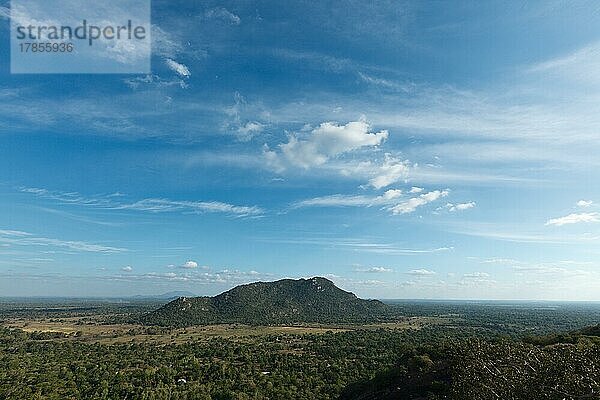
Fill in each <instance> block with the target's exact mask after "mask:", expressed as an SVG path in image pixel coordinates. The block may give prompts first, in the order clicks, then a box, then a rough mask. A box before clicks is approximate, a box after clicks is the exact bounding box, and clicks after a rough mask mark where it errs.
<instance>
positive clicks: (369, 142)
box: [265, 120, 388, 170]
mask: <svg viewBox="0 0 600 400" xmlns="http://www.w3.org/2000/svg"><path fill="white" fill-rule="evenodd" d="M370 129H371V127H370V126H369V124H368V123H367V122H366V121H364V120H360V121H354V122H349V123H347V124H346V125H339V124H336V123H334V122H324V123H322V124H321V125H320V126H319V127H318V128H315V129H313V130H312V131H311V132H310V134H309V135H308V137H306V138H302V137H298V136H297V135H290V136H289V138H288V142H287V143H282V144H280V145H279V151H273V150H269V149H268V148H265V157H266V158H267V161H268V162H270V163H271V165H272V166H273V167H275V168H276V169H277V170H281V169H285V168H286V166H288V165H291V166H296V167H300V168H303V169H309V168H311V167H315V166H320V165H323V164H325V163H326V162H327V161H328V160H329V159H331V158H333V157H337V156H339V155H342V154H344V153H348V152H351V151H354V150H358V149H360V148H363V147H375V146H378V145H380V144H381V143H382V142H384V141H385V140H386V139H387V137H388V132H387V131H386V130H382V131H379V132H376V133H371V132H369V131H370Z"/></svg>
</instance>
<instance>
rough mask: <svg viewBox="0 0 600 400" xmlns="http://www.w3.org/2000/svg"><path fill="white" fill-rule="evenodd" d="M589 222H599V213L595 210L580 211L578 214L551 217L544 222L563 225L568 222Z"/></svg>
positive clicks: (547, 224)
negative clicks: (590, 211) (588, 211)
mask: <svg viewBox="0 0 600 400" xmlns="http://www.w3.org/2000/svg"><path fill="white" fill-rule="evenodd" d="M586 222H587V223H589V222H600V214H598V213H597V212H592V213H580V214H575V213H574V214H569V215H567V216H564V217H560V218H553V219H550V220H548V221H547V222H546V226H549V225H554V226H563V225H569V224H579V223H586Z"/></svg>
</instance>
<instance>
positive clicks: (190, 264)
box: [181, 261, 198, 269]
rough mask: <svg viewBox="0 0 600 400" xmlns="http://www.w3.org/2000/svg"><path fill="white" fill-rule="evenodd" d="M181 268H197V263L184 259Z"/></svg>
mask: <svg viewBox="0 0 600 400" xmlns="http://www.w3.org/2000/svg"><path fill="white" fill-rule="evenodd" d="M181 268H187V269H193V268H198V263H197V262H196V261H186V262H185V263H183V265H182V266H181Z"/></svg>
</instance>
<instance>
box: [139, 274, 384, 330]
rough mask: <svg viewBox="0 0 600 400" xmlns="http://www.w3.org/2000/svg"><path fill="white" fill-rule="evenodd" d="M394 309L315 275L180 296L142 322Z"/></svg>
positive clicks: (332, 315)
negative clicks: (218, 292) (358, 295)
mask: <svg viewBox="0 0 600 400" xmlns="http://www.w3.org/2000/svg"><path fill="white" fill-rule="evenodd" d="M393 310H394V307H392V306H389V305H386V304H384V303H382V302H381V301H378V300H363V299H359V298H358V297H356V295H354V294H353V293H350V292H346V291H344V290H342V289H340V288H338V287H337V286H335V285H334V283H333V282H331V281H330V280H328V279H325V278H321V277H315V278H311V279H298V280H293V279H282V280H279V281H275V282H255V283H250V284H247V285H241V286H237V287H235V288H233V289H231V290H228V291H226V292H224V293H221V294H220V295H218V296H215V297H187V296H184V297H179V298H178V299H176V300H174V301H172V302H170V303H168V304H166V305H164V306H163V307H161V308H159V309H158V310H156V311H153V312H150V313H148V314H146V315H144V316H143V317H142V322H144V323H146V324H151V325H164V326H191V325H206V324H218V323H244V324H252V325H274V324H293V323H304V322H312V323H315V322H316V323H353V322H376V321H379V320H382V319H386V318H389V317H390V316H391V315H392V314H393Z"/></svg>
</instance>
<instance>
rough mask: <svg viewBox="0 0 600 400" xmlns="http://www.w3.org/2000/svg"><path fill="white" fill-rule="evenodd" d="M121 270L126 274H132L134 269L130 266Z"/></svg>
mask: <svg viewBox="0 0 600 400" xmlns="http://www.w3.org/2000/svg"><path fill="white" fill-rule="evenodd" d="M121 270H122V271H125V272H131V271H133V268H132V267H129V266H127V267H123V268H121Z"/></svg>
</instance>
